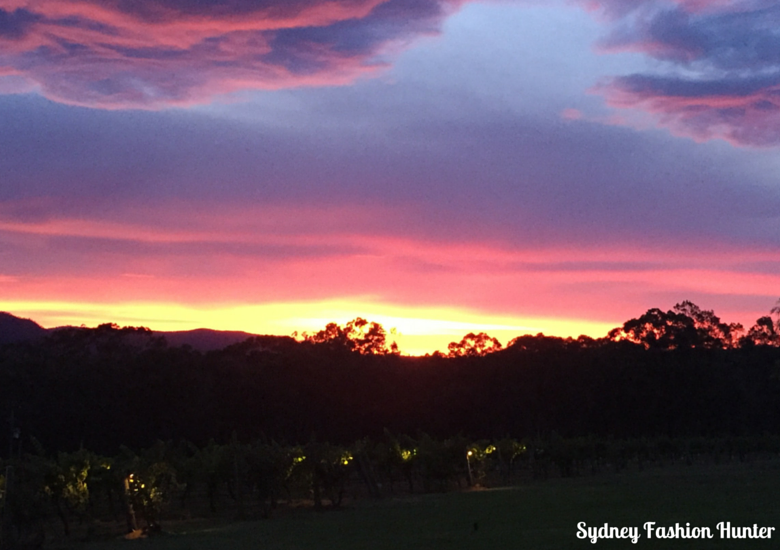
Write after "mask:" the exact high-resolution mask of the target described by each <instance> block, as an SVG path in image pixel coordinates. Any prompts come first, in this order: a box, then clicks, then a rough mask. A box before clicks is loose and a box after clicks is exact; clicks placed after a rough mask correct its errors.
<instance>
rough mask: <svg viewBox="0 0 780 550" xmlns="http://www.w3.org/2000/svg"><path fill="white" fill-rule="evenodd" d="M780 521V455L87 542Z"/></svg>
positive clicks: (319, 541) (466, 534)
mask: <svg viewBox="0 0 780 550" xmlns="http://www.w3.org/2000/svg"><path fill="white" fill-rule="evenodd" d="M583 521H584V522H586V523H587V524H588V526H592V527H598V526H602V525H603V524H604V523H605V522H606V523H609V524H610V525H611V526H617V527H624V526H626V527H629V526H632V527H633V526H636V527H639V529H640V531H639V532H640V534H641V538H640V539H639V541H638V543H637V544H636V545H634V544H632V543H631V541H630V540H626V539H623V540H599V541H598V543H597V544H595V545H594V544H592V543H591V542H590V541H589V540H582V539H578V538H577V524H578V523H579V522H583ZM648 521H655V522H657V525H658V526H674V524H675V523H680V524H681V525H682V526H685V524H686V522H690V524H691V526H697V527H710V529H711V530H712V533H713V535H714V537H715V538H713V539H711V540H684V539H676V540H655V539H654V540H648V538H647V536H646V533H645V531H644V530H643V529H642V526H643V524H644V523H645V522H648ZM721 521H730V522H731V524H732V525H740V526H752V525H753V524H758V525H759V526H771V527H776V528H780V462H778V461H777V460H775V461H768V462H767V461H764V462H751V463H744V464H727V465H707V466H702V465H699V466H673V467H665V468H656V469H650V470H646V471H644V472H630V473H623V474H602V475H598V476H592V477H580V478H570V479H553V480H547V481H538V482H537V481H535V482H532V483H528V484H526V485H523V486H520V487H515V488H509V489H486V490H479V489H477V490H472V491H466V492H460V493H447V494H432V495H420V496H411V497H404V498H399V499H392V498H387V499H384V500H381V501H369V500H364V501H357V502H353V503H350V504H348V505H347V506H346V507H344V508H343V509H339V510H331V511H325V512H320V513H318V512H315V511H313V510H311V509H300V510H294V511H290V512H289V513H285V514H280V515H279V516H277V517H275V518H272V519H270V520H262V521H246V522H236V523H232V524H227V525H210V526H209V525H203V524H201V525H200V526H199V527H195V526H194V525H189V526H187V525H183V524H182V525H179V526H170V527H169V530H170V531H169V533H167V534H163V535H159V536H155V537H152V538H149V539H145V540H138V541H125V540H121V539H120V540H112V541H104V542H100V543H91V544H88V545H83V546H81V548H83V549H84V550H114V549H119V548H122V549H125V550H127V549H132V548H139V549H140V548H143V549H149V550H152V549H154V550H177V549H182V550H183V549H188V550H200V549H212V548H213V549H236V550H244V549H246V550H249V549H253V550H254V549H263V550H277V549H278V550H282V549H284V550H309V549H334V550H335V549H337V550H353V549H368V548H370V549H377V550H383V549H387V550H390V549H392V550H398V549H400V548H404V549H405V548H409V549H469V550H476V549H482V548H485V549H487V548H490V549H497V548H518V549H520V548H532V549H569V548H592V547H596V548H643V549H650V548H680V549H692V548H696V549H704V548H724V549H725V548H734V549H739V548H745V549H752V548H777V547H778V546H780V545H779V543H780V534H778V531H777V530H775V532H774V536H773V537H772V539H771V540H755V539H747V540H720V538H719V533H718V531H717V529H716V525H717V523H718V522H721Z"/></svg>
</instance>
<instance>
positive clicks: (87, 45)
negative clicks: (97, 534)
mask: <svg viewBox="0 0 780 550" xmlns="http://www.w3.org/2000/svg"><path fill="white" fill-rule="evenodd" d="M778 29H780V4H778V3H777V2H776V0H551V1H545V2H542V1H532V0H515V1H511V0H503V1H500V0H493V1H490V0H485V1H470V0H143V1H142V0H0V310H5V311H9V312H11V313H13V314H15V315H18V316H22V317H28V318H32V319H34V320H36V321H37V322H39V323H40V324H42V325H43V326H47V327H52V326H59V325H66V324H69V325H82V324H84V325H87V326H96V325H97V324H101V323H106V322H115V323H118V324H120V325H132V326H147V327H150V328H152V329H157V330H187V329H192V328H199V327H208V328H214V329H224V330H245V331H249V332H255V333H267V334H291V333H292V332H293V331H298V332H303V331H309V332H312V331H316V330H319V329H320V328H322V327H324V326H325V324H326V323H328V322H331V321H335V322H339V323H345V322H347V321H349V320H350V319H353V318H355V317H358V316H361V317H364V318H367V319H369V320H372V321H377V322H380V323H382V324H383V325H384V326H385V328H386V329H388V330H389V329H394V331H393V335H392V336H393V338H394V339H396V341H397V342H398V344H399V346H400V347H401V349H402V351H403V352H405V353H410V354H421V353H426V352H432V351H434V350H437V349H440V350H446V347H447V343H449V342H451V341H457V340H460V338H461V337H462V336H463V335H464V334H466V333H467V332H479V331H484V332H488V333H489V334H491V335H492V336H496V337H498V338H499V340H500V341H501V342H502V343H504V344H506V343H507V341H508V340H510V339H511V338H513V337H515V336H518V335H520V334H527V333H531V334H536V333H538V332H543V333H545V334H548V335H557V336H575V337H576V336H578V335H579V334H587V335H590V336H594V337H599V336H603V335H605V334H606V333H607V331H608V330H609V329H611V328H613V327H616V326H619V325H621V324H622V323H623V322H624V321H626V320H627V319H630V318H632V317H636V316H638V315H641V314H642V313H643V312H644V311H646V310H647V309H650V308H653V307H659V308H661V309H670V308H671V307H672V306H674V304H676V303H678V302H681V301H683V300H691V301H693V302H695V303H696V304H698V305H699V306H700V307H702V308H704V309H712V310H715V312H716V313H717V314H718V315H719V316H720V317H721V318H722V319H724V320H726V321H729V322H741V323H743V324H744V325H746V327H749V326H751V325H752V324H753V322H754V321H755V320H756V319H757V318H758V317H760V316H762V315H766V314H768V312H769V310H770V309H771V308H772V307H773V306H774V305H775V302H776V301H777V298H778V296H780V154H778V153H780V32H778Z"/></svg>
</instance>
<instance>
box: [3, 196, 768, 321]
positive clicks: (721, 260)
mask: <svg viewBox="0 0 780 550" xmlns="http://www.w3.org/2000/svg"><path fill="white" fill-rule="evenodd" d="M174 206H175V208H174ZM158 208H159V210H156V209H151V210H148V209H141V208H138V209H135V208H131V207H126V206H125V207H123V209H122V210H114V211H111V212H107V213H105V214H102V215H97V216H92V217H89V218H85V217H83V216H77V215H69V216H68V215H64V214H59V215H42V214H40V213H39V214H38V215H34V216H27V217H22V216H18V215H17V216H12V215H10V214H9V210H8V209H7V208H6V209H5V213H3V212H2V211H0V219H2V220H4V221H3V224H2V225H0V241H1V242H3V243H5V245H6V250H7V253H6V254H5V256H4V258H5V260H4V271H3V274H2V276H0V301H5V302H13V301H24V300H26V301H31V302H32V301H35V302H38V303H43V302H70V303H82V302H83V303H119V302H123V303H124V302H144V303H178V304H189V305H199V306H202V307H208V306H209V304H263V303H275V302H285V301H288V302H293V301H295V302H305V301H317V300H332V299H350V300H351V301H353V302H355V301H359V300H364V301H371V302H374V303H388V304H395V305H397V306H398V307H410V308H411V307H419V306H430V307H457V308H461V309H463V308H465V309H469V310H472V311H477V312H483V313H486V314H497V315H512V316H523V315H524V316H529V317H533V316H538V317H542V316H546V317H549V316H554V317H558V318H569V319H590V320H593V321H602V322H611V321H614V322H615V323H616V324H617V323H619V322H622V321H623V320H625V319H627V318H629V316H635V315H637V314H638V313H641V312H642V311H644V310H645V309H647V308H649V307H653V306H660V307H671V305H673V304H674V303H676V302H678V301H681V300H684V299H689V298H693V297H694V296H702V295H705V296H707V297H708V303H705V304H702V305H705V306H707V307H708V308H713V307H714V308H716V309H717V310H719V311H718V313H720V314H722V316H724V317H726V318H728V317H729V315H728V310H723V311H721V309H722V308H720V307H718V306H719V304H721V303H723V304H728V303H729V300H730V297H731V296H733V295H741V296H748V297H754V298H755V299H759V300H760V299H763V297H767V296H769V297H773V296H774V294H775V293H776V291H777V290H776V289H777V288H780V276H779V275H777V274H776V273H771V272H768V271H766V270H764V271H761V270H751V269H747V268H746V265H748V264H749V263H756V264H759V263H772V262H780V256H778V253H777V251H767V250H764V251H762V250H757V249H751V248H745V247H737V246H734V247H723V246H721V247H720V248H719V249H717V251H715V250H714V249H713V248H712V247H710V246H707V245H706V243H702V242H696V243H694V242H688V243H686V244H678V245H674V246H669V245H668V244H665V245H664V246H659V247H658V249H652V248H648V247H635V246H632V245H630V244H627V243H620V242H615V243H603V242H599V243H592V244H590V245H578V246H576V247H575V246H565V245H557V246H555V245H548V246H545V247H541V246H534V245H533V244H530V245H509V244H507V243H504V242H501V241H500V240H494V241H492V242H491V241H489V240H481V241H471V242H470V241H468V240H466V241H464V240H462V239H460V238H453V239H448V240H442V239H439V240H433V239H429V238H425V237H424V236H419V235H413V234H398V233H397V232H396V231H395V230H394V227H400V226H402V225H403V222H404V216H410V215H414V213H408V212H407V213H404V212H399V211H394V210H391V209H384V208H366V207H365V206H362V207H358V206H344V207H339V208H321V209H318V210H315V209H306V208H301V207H290V206H287V207H284V206H277V207H273V208H269V207H249V206H238V205H233V206H230V205H222V206H221V207H220V209H219V210H218V211H214V210H213V209H211V208H209V207H208V206H207V205H203V204H200V205H198V204H192V205H190V206H189V207H188V208H182V207H181V205H170V204H166V205H160V206H159V207H158ZM173 210H175V211H176V212H178V213H179V214H178V215H177V216H175V217H171V216H167V217H166V216H164V215H162V213H163V212H170V211H173ZM277 222H278V223H277ZM31 258H41V262H42V263H41V265H40V266H37V265H36V262H35V261H34V260H32V259H31ZM772 300H773V299H772ZM772 300H770V299H768V300H767V308H768V307H770V306H771V303H772ZM755 313H761V312H760V311H759V312H755ZM757 316H758V315H756V317H757ZM737 320H740V321H744V322H749V321H751V319H741V318H740V319H737Z"/></svg>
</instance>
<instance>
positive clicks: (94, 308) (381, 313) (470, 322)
mask: <svg viewBox="0 0 780 550" xmlns="http://www.w3.org/2000/svg"><path fill="white" fill-rule="evenodd" d="M0 311H9V312H11V313H13V314H14V315H17V316H20V317H29V318H31V319H33V320H34V321H36V322H38V323H39V324H41V325H42V326H44V327H55V326H64V325H72V326H80V325H86V326H97V325H99V324H103V323H109V322H111V323H117V324H119V325H121V326H145V327H148V328H150V329H152V330H161V331H175V330H192V329H196V328H211V329H214V330H235V331H245V332H249V333H254V334H274V335H290V334H292V333H293V332H294V331H297V332H298V333H302V332H309V333H311V332H316V331H319V330H321V329H322V328H323V327H324V326H325V325H326V324H328V323H330V322H336V323H339V324H345V323H347V322H348V321H350V320H352V319H354V318H355V317H363V318H365V319H368V320H370V321H375V322H378V323H380V324H381V325H382V326H383V327H384V328H385V329H386V330H387V331H388V338H389V339H390V341H395V342H396V343H397V344H398V347H399V349H400V350H401V352H402V353H404V354H407V355H424V354H425V353H433V352H434V351H437V350H441V351H446V350H447V345H448V344H449V343H450V342H454V341H459V340H460V339H461V338H462V337H463V336H464V335H465V334H467V333H469V332H487V333H488V334H490V336H493V337H495V338H498V339H499V340H500V341H501V343H502V344H504V345H506V344H507V343H508V342H509V341H510V340H511V339H512V338H514V337H516V336H520V335H522V334H537V333H539V332H543V333H544V334H546V335H549V336H562V337H566V336H573V337H576V336H579V335H580V334H587V335H589V336H594V337H599V336H604V335H605V334H606V333H607V332H608V331H609V330H610V329H612V328H614V327H615V326H617V324H618V323H601V322H594V321H589V320H580V319H556V318H539V317H522V316H517V317H512V316H507V315H493V314H490V313H485V312H479V311H473V310H467V309H459V308H450V307H405V306H400V305H387V304H381V303H376V302H373V301H371V299H368V298H367V299H361V298H353V299H344V300H328V301H319V302H285V303H266V304H249V305H243V304H214V305H182V304H176V303H139V302H120V303H82V302H65V301H62V302H54V301H52V302H36V301H11V300H5V301H0ZM392 329H394V330H392ZM391 330H392V333H390V332H391Z"/></svg>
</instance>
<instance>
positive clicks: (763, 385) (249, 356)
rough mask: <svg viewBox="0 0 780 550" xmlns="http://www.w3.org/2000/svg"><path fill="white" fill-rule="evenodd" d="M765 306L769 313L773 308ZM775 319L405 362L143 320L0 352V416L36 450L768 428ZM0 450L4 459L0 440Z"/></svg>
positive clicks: (469, 342) (705, 323) (356, 325)
mask: <svg viewBox="0 0 780 550" xmlns="http://www.w3.org/2000/svg"><path fill="white" fill-rule="evenodd" d="M777 313H778V312H777V309H775V310H774V312H773V315H774V316H775V317H777ZM779 328H780V327H778V322H777V319H775V318H773V317H771V316H768V317H766V318H762V319H759V321H758V322H757V323H756V326H754V327H752V328H751V329H749V330H748V331H740V329H739V327H737V326H735V325H729V324H726V323H723V322H722V321H720V319H719V318H718V317H717V316H715V315H714V313H712V312H710V311H703V310H700V309H699V308H698V307H696V306H695V305H693V304H691V303H690V302H684V303H682V304H678V306H676V307H675V308H674V309H673V310H670V311H668V312H663V311H660V310H657V309H651V310H649V311H648V312H647V313H645V314H644V315H642V316H640V317H638V318H636V319H631V320H629V321H627V322H626V323H624V324H623V325H622V326H621V327H619V328H616V329H615V330H613V331H611V332H610V333H609V335H607V336H606V337H604V338H600V339H593V338H589V337H584V336H582V337H580V338H576V339H574V338H558V337H549V336H544V335H542V334H538V335H535V336H532V335H524V336H519V337H517V338H515V339H514V340H512V341H511V342H510V343H509V344H508V345H507V346H506V347H503V346H501V344H500V343H499V342H498V341H497V340H495V339H494V338H491V337H489V336H488V335H485V334H469V335H466V337H464V338H463V339H462V340H461V341H460V342H453V343H452V344H450V346H449V349H448V353H447V354H446V355H445V354H444V353H435V354H433V355H430V356H425V357H405V356H401V355H399V354H398V353H397V350H396V349H394V348H393V347H392V345H390V344H388V342H387V338H386V333H385V330H384V328H383V327H381V326H380V325H378V324H377V323H370V322H368V321H365V320H362V319H356V320H355V321H352V322H350V323H348V324H347V325H346V326H339V325H337V324H335V323H334V324H331V325H328V326H327V327H326V328H325V329H323V330H322V331H320V332H318V333H315V334H311V335H302V336H299V337H298V338H297V339H296V338H292V337H276V336H259V337H253V338H250V339H247V340H246V341H244V342H241V343H238V344H235V345H231V346H228V347H226V348H224V349H221V350H216V351H211V352H206V353H201V352H198V351H196V350H193V349H192V348H190V347H188V346H180V347H171V346H168V345H167V344H166V342H165V340H164V339H163V338H159V337H157V336H155V334H154V333H153V332H151V331H149V330H148V329H144V328H134V327H124V328H122V327H118V326H116V325H101V326H100V327H98V328H95V329H88V328H66V329H61V330H58V331H56V332H54V333H52V334H51V335H49V336H48V337H47V338H46V339H45V340H43V341H42V342H36V343H17V344H9V345H6V346H3V347H2V348H0V403H2V405H3V407H4V409H5V410H3V411H0V414H4V415H10V414H11V413H13V414H14V415H15V418H16V420H15V423H16V429H18V430H20V431H21V433H22V434H23V435H24V437H35V438H36V439H37V440H38V441H40V442H41V444H42V445H43V446H44V447H45V448H47V449H55V450H58V451H59V450H61V451H73V450H75V449H78V448H79V447H86V448H90V449H93V450H94V451H95V452H99V453H114V452H116V451H117V450H118V449H119V448H120V447H121V446H122V445H127V446H130V447H134V448H142V447H147V446H149V445H152V444H153V443H154V442H155V441H157V440H158V439H162V440H176V439H179V438H183V439H186V440H188V441H192V442H193V444H195V445H198V446H202V445H205V444H206V443H207V442H208V441H210V440H212V439H213V440H215V441H218V442H223V443H224V442H226V441H227V440H228V439H229V438H230V437H231V436H232V434H233V433H234V432H235V433H236V434H237V435H238V437H239V438H240V439H241V440H242V441H249V440H253V439H257V438H268V439H272V440H275V441H279V442H281V443H284V444H299V443H305V442H307V441H310V440H311V439H312V438H315V439H317V440H320V441H329V442H331V443H334V444H347V443H350V442H352V441H356V440H359V439H361V438H363V437H377V436H380V435H381V434H382V433H383V430H385V429H389V430H391V431H392V432H393V433H409V434H415V433H418V432H425V433H429V434H431V435H432V436H434V437H439V438H448V437H453V436H458V435H463V436H467V437H471V438H483V437H492V438H500V437H504V436H507V435H509V436H512V437H518V438H523V437H536V436H544V435H546V434H549V433H551V432H553V431H556V432H557V433H559V434H561V435H562V436H564V437H577V436H586V435H591V434H592V435H598V436H612V437H620V438H625V437H641V436H662V435H664V436H672V437H674V436H716V435H745V434H762V433H772V434H776V433H780V347H778V344H779V343H780V342H779V341H778V333H780V330H778V329H779ZM0 456H3V451H2V448H0Z"/></svg>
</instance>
